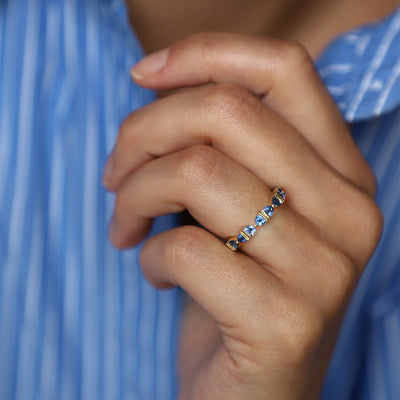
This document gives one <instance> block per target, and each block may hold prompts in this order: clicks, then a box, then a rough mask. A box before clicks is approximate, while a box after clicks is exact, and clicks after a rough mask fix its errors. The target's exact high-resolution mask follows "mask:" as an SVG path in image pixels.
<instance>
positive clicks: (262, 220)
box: [256, 215, 267, 226]
mask: <svg viewBox="0 0 400 400" xmlns="http://www.w3.org/2000/svg"><path fill="white" fill-rule="evenodd" d="M266 222H267V221H266V220H265V218H264V217H262V216H261V215H257V217H256V225H257V226H262V225H264V224H265V223H266Z"/></svg>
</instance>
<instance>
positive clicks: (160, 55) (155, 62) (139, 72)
mask: <svg viewBox="0 0 400 400" xmlns="http://www.w3.org/2000/svg"><path fill="white" fill-rule="evenodd" d="M168 52H169V49H164V50H159V51H156V52H155V53H153V54H150V55H149V56H147V57H145V58H143V59H142V60H140V61H139V62H138V63H137V64H136V65H135V66H134V67H133V68H132V69H131V75H132V77H133V78H134V79H142V78H144V77H145V76H148V75H151V74H154V73H156V72H158V71H160V70H161V69H162V67H163V66H164V65H165V62H166V61H167V58H168Z"/></svg>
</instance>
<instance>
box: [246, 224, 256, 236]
mask: <svg viewBox="0 0 400 400" xmlns="http://www.w3.org/2000/svg"><path fill="white" fill-rule="evenodd" d="M243 231H244V232H246V233H247V234H248V235H249V236H254V235H255V234H256V227H255V226H254V225H248V226H246V228H244V229H243Z"/></svg>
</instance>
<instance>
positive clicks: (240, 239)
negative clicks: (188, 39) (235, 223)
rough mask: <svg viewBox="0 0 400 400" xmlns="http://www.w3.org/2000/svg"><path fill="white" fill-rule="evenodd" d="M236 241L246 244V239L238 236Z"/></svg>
mask: <svg viewBox="0 0 400 400" xmlns="http://www.w3.org/2000/svg"><path fill="white" fill-rule="evenodd" d="M237 240H238V242H240V243H244V242H247V239H246V238H245V237H243V236H242V235H239V236H238V238H237Z"/></svg>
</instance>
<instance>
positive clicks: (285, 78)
mask: <svg viewBox="0 0 400 400" xmlns="http://www.w3.org/2000/svg"><path fill="white" fill-rule="evenodd" d="M132 76H133V78H134V79H135V81H136V82H137V83H138V84H140V85H142V86H145V87H149V88H153V89H158V90H163V89H173V88H178V87H185V86H196V85H202V84H207V83H210V82H214V83H235V84H238V85H241V86H244V87H245V88H247V89H248V90H249V91H251V92H252V93H254V94H256V95H258V96H260V97H261V98H262V100H263V101H264V103H266V104H267V105H268V106H269V107H271V108H272V109H274V110H275V111H276V112H278V113H279V114H280V115H281V116H283V117H284V118H285V119H286V120H288V121H289V122H290V123H291V124H292V125H293V126H295V127H296V129H297V130H298V131H299V132H301V133H302V134H303V136H304V137H305V138H306V139H307V140H308V141H309V143H310V144H311V145H312V146H313V147H314V148H315V149H316V150H317V152H318V153H319V154H320V155H321V156H322V157H323V158H324V159H325V160H326V161H327V162H328V163H329V164H331V165H333V166H334V167H335V168H336V169H337V170H338V171H339V172H340V173H341V174H342V175H343V176H350V175H351V174H352V173H354V170H358V171H364V172H367V173H368V174H365V176H368V175H370V176H371V177H372V174H370V169H369V167H368V165H367V163H366V162H365V160H364V158H363V156H362V155H361V153H360V151H359V150H358V148H357V146H356V144H355V142H354V140H353V139H352V137H351V135H350V133H349V131H348V128H347V126H346V123H345V122H344V120H343V118H342V116H341V114H340V111H339V110H338V108H337V106H336V104H335V102H334V101H333V99H332V98H331V96H330V94H329V93H328V91H327V90H326V88H325V86H324V84H323V82H322V80H321V79H320V77H319V75H318V72H317V71H316V69H315V67H314V64H313V61H312V59H311V58H310V56H309V55H308V53H307V51H306V50H305V49H304V48H303V47H302V46H300V45H298V44H296V43H293V42H288V41H282V40H276V39H264V38H260V37H253V36H245V35H238V34H227V33H202V34H196V35H193V36H190V37H189V38H187V39H184V40H181V41H179V42H177V43H176V44H174V45H172V46H171V47H170V48H169V49H164V50H161V51H159V52H156V53H154V54H152V55H150V56H148V57H146V58H145V59H144V60H142V61H140V62H139V63H138V64H137V65H136V66H135V67H134V68H133V69H132ZM364 180H365V181H366V182H365V185H364V187H363V189H364V190H365V191H366V192H368V193H369V194H372V193H373V192H374V182H373V179H369V180H368V179H364Z"/></svg>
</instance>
